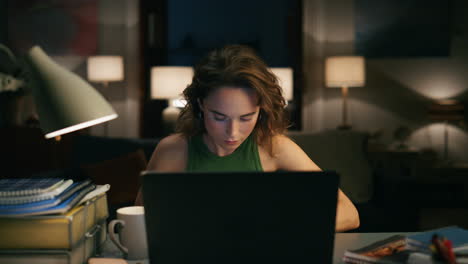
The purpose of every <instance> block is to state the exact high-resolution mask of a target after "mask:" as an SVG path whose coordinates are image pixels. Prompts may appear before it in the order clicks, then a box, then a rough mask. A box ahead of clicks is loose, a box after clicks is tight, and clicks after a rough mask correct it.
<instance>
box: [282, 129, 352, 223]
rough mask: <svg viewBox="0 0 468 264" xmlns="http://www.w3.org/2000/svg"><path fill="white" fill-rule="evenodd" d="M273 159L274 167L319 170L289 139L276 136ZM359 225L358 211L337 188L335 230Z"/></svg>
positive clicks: (292, 169)
mask: <svg viewBox="0 0 468 264" xmlns="http://www.w3.org/2000/svg"><path fill="white" fill-rule="evenodd" d="M273 150H274V153H275V156H274V157H273V159H274V160H275V163H276V168H277V169H281V170H290V171H315V170H316V171H321V169H320V168H319V167H318V166H317V164H315V163H314V162H313V161H312V160H311V159H310V158H309V156H307V154H306V153H305V152H304V151H303V150H302V149H301V148H300V147H299V146H298V145H297V144H296V143H294V142H293V141H292V140H291V139H289V138H288V137H286V136H276V137H275V139H274V140H273ZM358 227H359V213H358V211H357V209H356V207H355V206H354V204H353V203H352V202H351V200H350V199H349V198H348V197H347V196H346V195H345V194H344V193H343V192H342V191H341V190H340V189H338V204H337V209H336V226H335V231H337V232H341V231H346V230H350V229H355V228H358Z"/></svg>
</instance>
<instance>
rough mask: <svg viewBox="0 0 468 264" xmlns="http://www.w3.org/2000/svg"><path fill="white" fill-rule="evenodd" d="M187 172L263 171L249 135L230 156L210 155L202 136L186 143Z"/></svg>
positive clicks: (253, 142) (255, 147)
mask: <svg viewBox="0 0 468 264" xmlns="http://www.w3.org/2000/svg"><path fill="white" fill-rule="evenodd" d="M186 170H187V171H263V168H262V164H261V162H260V156H259V155H258V146H257V144H256V143H255V141H254V140H253V138H252V135H250V136H249V137H248V138H247V139H246V140H245V141H244V142H242V144H241V145H240V146H239V147H238V148H237V149H236V150H235V151H234V152H233V153H231V154H230V155H227V156H224V157H220V156H218V155H216V154H214V153H212V152H211V151H210V150H209V149H208V147H207V146H206V144H205V142H203V138H202V135H197V136H193V137H192V138H190V139H189V141H188V162H187V169H186Z"/></svg>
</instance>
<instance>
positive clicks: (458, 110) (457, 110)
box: [429, 99, 464, 163]
mask: <svg viewBox="0 0 468 264" xmlns="http://www.w3.org/2000/svg"><path fill="white" fill-rule="evenodd" d="M429 118H430V119H431V120H433V121H436V122H443V123H444V156H443V162H444V163H449V161H450V160H449V156H448V141H449V134H448V123H449V122H455V121H461V120H463V119H464V106H463V104H461V103H460V102H458V101H456V100H451V99H446V100H438V101H435V102H433V103H432V104H431V105H430V106H429Z"/></svg>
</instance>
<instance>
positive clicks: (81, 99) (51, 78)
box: [24, 46, 117, 138]
mask: <svg viewBox="0 0 468 264" xmlns="http://www.w3.org/2000/svg"><path fill="white" fill-rule="evenodd" d="M25 62H26V69H25V70H27V72H28V73H29V74H28V77H29V78H28V79H27V80H24V82H25V85H26V87H27V88H28V91H30V92H31V93H32V95H33V99H34V102H35V105H36V110H37V113H38V117H39V122H40V127H41V129H42V130H43V132H44V133H45V137H46V138H54V137H58V136H60V135H63V134H66V133H70V132H73V131H76V130H79V129H83V128H86V127H90V126H93V125H96V124H99V123H103V122H106V121H109V120H112V119H114V118H116V117H117V114H116V113H115V111H114V109H113V108H112V107H111V105H110V104H109V103H108V102H107V101H106V100H105V99H104V98H103V97H102V96H101V95H100V94H99V93H98V92H97V91H96V90H95V89H94V88H93V87H91V86H90V85H89V84H88V83H87V82H86V81H84V80H83V79H82V78H80V77H79V76H78V75H76V74H75V73H73V72H71V71H69V70H67V69H65V68H64V67H62V66H60V65H58V64H57V63H55V62H54V61H53V60H52V59H51V58H50V57H49V56H47V55H46V53H45V52H44V51H43V50H42V49H41V48H40V47H38V46H34V47H33V48H31V49H30V50H29V52H28V54H27V56H26V60H25Z"/></svg>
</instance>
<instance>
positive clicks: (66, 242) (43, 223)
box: [0, 193, 109, 249]
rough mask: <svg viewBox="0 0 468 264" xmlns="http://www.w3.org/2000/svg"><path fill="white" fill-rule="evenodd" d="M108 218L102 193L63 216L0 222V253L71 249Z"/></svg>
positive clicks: (31, 217) (34, 217)
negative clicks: (0, 250)
mask: <svg viewBox="0 0 468 264" xmlns="http://www.w3.org/2000/svg"><path fill="white" fill-rule="evenodd" d="M108 215H109V212H108V207H107V196H106V194H105V193H104V194H101V195H99V196H97V197H95V198H93V199H91V200H89V201H88V202H86V203H85V204H83V205H80V206H76V207H74V208H73V209H71V210H70V211H68V212H67V213H66V214H63V215H41V216H27V217H14V218H11V217H9V218H0V249H73V248H74V246H75V245H77V244H78V243H79V242H80V241H81V240H83V239H85V233H86V232H89V231H90V230H91V229H92V228H93V227H94V226H96V225H98V224H99V223H101V222H103V221H105V220H106V219H107V217H108Z"/></svg>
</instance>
